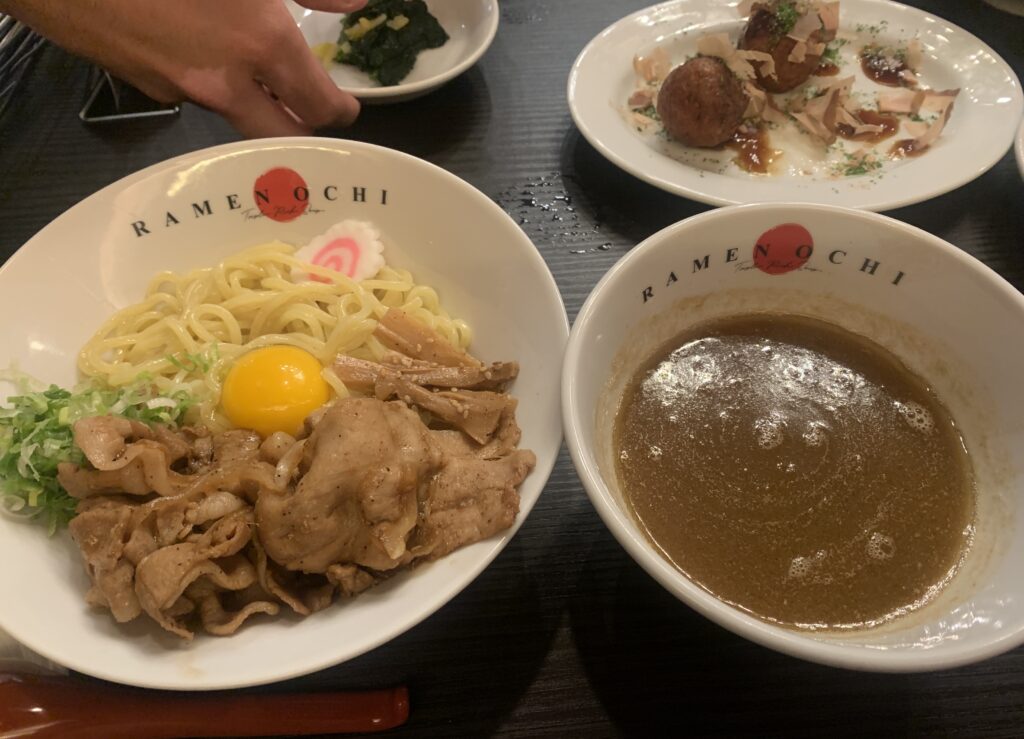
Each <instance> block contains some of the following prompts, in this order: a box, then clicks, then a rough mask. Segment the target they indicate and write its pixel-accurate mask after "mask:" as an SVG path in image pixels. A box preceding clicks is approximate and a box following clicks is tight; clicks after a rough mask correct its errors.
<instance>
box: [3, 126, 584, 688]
mask: <svg viewBox="0 0 1024 739" xmlns="http://www.w3.org/2000/svg"><path fill="white" fill-rule="evenodd" d="M257 192H260V193H265V194H267V195H268V200H264V199H262V198H259V197H258V196H257ZM261 206H262V207H261ZM267 214H270V215H267ZM172 216H173V217H172ZM346 218H355V219H361V220H368V221H372V222H373V223H374V224H375V225H376V226H377V227H378V228H379V230H380V232H381V236H382V240H383V242H384V255H385V257H386V259H387V260H388V262H389V263H390V264H392V265H394V266H397V267H405V268H407V269H409V270H411V271H412V273H413V276H414V278H415V279H416V280H417V281H418V282H419V283H420V284H424V285H430V286H433V287H434V288H435V289H436V290H437V292H438V294H439V296H440V298H441V303H442V305H443V306H444V307H445V308H446V309H448V310H449V311H450V312H451V314H452V315H453V316H458V317H462V318H465V319H466V320H467V321H468V322H469V324H470V326H471V327H472V329H473V331H474V339H473V343H472V345H471V346H470V349H471V351H473V352H474V353H475V354H476V355H477V356H479V357H481V358H483V359H485V360H488V361H493V360H499V359H515V360H518V361H519V363H520V367H521V372H520V375H519V377H518V379H517V380H516V381H515V383H514V384H513V386H512V393H513V395H515V396H516V397H517V398H518V399H519V409H518V412H517V418H518V421H519V423H520V425H521V427H522V431H523V435H522V444H521V446H523V447H525V448H529V449H532V450H533V451H534V452H536V454H537V466H536V468H535V469H534V470H533V472H532V473H531V474H530V476H529V477H527V478H526V480H525V482H524V483H523V484H522V485H521V486H520V493H521V498H522V501H521V507H520V512H519V516H518V518H517V520H516V523H515V525H514V526H513V527H512V529H510V530H508V531H506V532H503V533H502V534H501V535H499V536H495V537H492V538H490V539H487V540H485V541H482V542H479V543H477V544H474V545H472V546H469V547H466V548H464V549H461V550H458V551H456V552H454V553H453V554H451V555H450V556H448V557H445V558H443V559H441V560H438V561H437V562H433V563H430V564H427V565H425V566H420V567H417V568H416V569H415V571H411V572H405V573H403V574H401V575H398V576H396V577H394V578H392V579H390V580H389V581H388V582H386V583H383V584H382V585H381V586H379V587H376V588H373V589H371V590H370V591H368V592H366V593H364V594H362V595H360V596H359V597H357V598H354V599H351V600H348V601H345V602H340V603H335V604H334V605H333V606H332V607H331V608H328V609H326V610H324V611H321V612H320V613H317V614H314V615H313V616H310V617H308V618H306V619H298V618H291V617H276V618H272V619H271V618H259V619H253V620H252V621H250V622H248V623H246V624H245V625H244V627H243V628H242V629H241V630H240V631H239V632H238V633H236V634H235V635H234V636H231V637H227V638H220V637H211V636H205V635H197V637H196V639H195V640H194V641H193V642H191V643H188V644H185V643H181V641H180V640H178V639H176V638H174V637H170V636H169V635H167V634H164V633H162V632H161V630H160V629H159V627H157V626H156V625H155V624H153V623H145V622H146V621H148V619H144V618H140V619H139V620H138V621H137V622H133V623H131V624H127V625H119V624H117V623H115V622H114V620H113V618H111V616H110V614H109V613H108V612H106V611H99V610H94V609H91V608H89V607H88V606H87V605H86V603H85V593H86V591H87V589H88V587H89V581H88V578H87V577H86V574H85V571H84V568H83V565H82V558H81V556H80V555H79V553H78V551H77V548H76V547H75V546H74V544H73V543H72V542H71V539H70V537H69V536H68V535H67V533H66V532H62V533H61V534H59V535H58V536H56V537H55V538H53V539H50V538H48V537H47V535H46V531H45V530H44V528H43V527H41V526H36V525H31V524H25V523H21V522H15V521H12V520H10V519H8V518H4V517H2V516H0V562H3V567H0V628H3V629H5V630H6V631H8V632H9V633H10V634H11V636H13V637H14V638H16V639H18V640H19V641H21V642H22V643H23V644H25V645H26V646H28V647H29V648H31V649H33V650H35V651H36V652H39V653H40V654H42V655H44V656H46V657H48V658H50V659H51V660H53V661H55V662H58V663H60V664H62V665H64V666H66V667H69V668H71V669H74V670H77V671H79V672H84V673H87V674H90V675H95V676H97V677H100V678H104V679H107V680H113V681H117V682H121V683H130V684H134V685H141V686H146V687H154V688H172V689H179V690H199V689H213V688H232V687H239V686H244V685H253V684H257V683H266V682H271V681H274V680H282V679H285V678H289V677H293V676H296V675H301V674H304V673H308V672H312V671H314V670H317V669H321V668H324V667H328V666H330V665H334V664H338V663H339V662H343V661H345V660H347V659H350V658H352V657H354V656H356V655H358V654H361V653H363V652H366V651H367V650H369V649H372V648H373V647H375V646H378V645H379V644H382V643H384V642H385V641H387V640H389V639H391V638H393V637H395V636H397V635H398V634H400V633H402V632H403V631H405V630H407V629H409V628H410V627H412V626H413V625H415V624H416V623H418V622H420V621H421V620H423V619H424V618H426V617H427V616H429V615H430V614H431V613H433V612H434V611H436V610H437V609H438V608H440V607H441V606H442V605H443V604H444V603H446V602H447V601H449V600H450V599H451V598H453V597H454V596H455V595H456V594H457V593H458V592H459V591H460V590H462V589H463V588H464V587H465V586H466V585H468V584H469V583H470V582H471V581H472V580H473V578H475V577H476V576H477V575H478V574H479V573H480V572H481V571H482V570H483V569H484V567H486V566H487V564H488V563H490V561H491V560H492V559H494V557H495V556H497V554H498V552H500V551H501V550H502V549H503V548H504V547H505V545H506V544H507V543H508V541H509V540H510V539H511V537H512V536H513V535H514V534H515V532H516V530H517V529H518V527H519V525H521V524H522V522H523V520H524V519H525V518H526V516H527V515H529V513H530V509H531V508H532V507H533V505H534V504H535V503H536V501H537V498H538V496H539V495H540V492H541V490H542V489H543V487H544V484H545V482H546V480H547V478H548V475H549V473H550V471H551V468H552V466H553V465H554V462H555V458H556V456H557V454H558V449H559V446H560V444H561V438H562V433H561V420H560V417H559V412H558V405H559V403H558V392H559V390H558V387H557V385H556V383H554V382H553V381H552V378H554V377H556V376H557V374H558V371H559V368H560V366H561V359H562V353H563V351H564V347H565V342H566V340H567V337H568V332H569V329H568V321H567V320H566V317H565V310H564V308H563V306H562V302H561V298H560V296H559V293H558V288H557V286H556V285H555V282H554V279H553V278H552V277H551V273H550V272H549V271H548V269H547V267H546V266H545V264H544V260H543V259H542V258H541V256H540V254H539V253H538V252H537V250H536V248H535V247H534V246H533V244H532V243H530V240H529V239H528V238H527V237H526V235H525V234H524V233H523V232H522V231H521V230H520V229H519V228H518V227H517V226H516V225H515V223H513V221H512V220H511V219H510V218H509V217H508V216H507V215H505V213H504V212H502V210H501V209H500V208H499V207H498V206H497V205H495V204H494V203H493V202H492V201H491V200H490V199H489V198H488V197H487V196H485V195H484V194H483V193H481V192H479V191H478V190H476V189H474V188H473V187H471V186H470V185H468V184H466V183H465V182H463V181H462V180H460V179H458V178H457V177H455V176H454V175H451V174H449V173H447V172H445V171H444V170H442V169H440V168H438V167H435V166H434V165H432V164H428V163H426V162H423V161H421V160H419V159H415V158H413V157H410V156H408V155H405V154H401V153H399V152H395V151H391V150H388V149H382V148H380V147H376V146H371V145H369V144H360V143H355V142H350V141H339V140H334V139H317V138H294V139H287V138H285V139H268V140H264V141H247V142H240V143H235V144H229V145H226V146H219V147H215V148H212V149H206V150H204V151H199V152H195V153H193V154H187V155H185V156H182V157H178V158H176V159H172V160H170V161H167V162H164V163H162V164H158V165H156V166H153V167H150V168H149V169H145V170H143V171H141V172H138V173H137V174H134V175H131V176H130V177H127V178H125V179H123V180H121V181H119V182H116V183H114V184H113V185H110V186H109V187H107V188H104V189H103V190H101V191H100V192H98V193H96V194H95V195H93V196H91V197H89V198H87V199H85V200H84V201H82V202H81V203H79V204H78V205H76V206H75V207H73V208H71V209H70V210H68V211H67V212H66V213H64V214H63V215H61V216H60V217H59V218H57V219H56V220H55V221H53V222H52V223H51V224H50V225H48V226H47V227H46V228H44V229H43V230H42V231H40V232H39V233H38V234H37V235H36V236H34V237H33V238H32V239H31V240H30V241H29V242H28V243H26V244H25V245H24V246H23V247H22V248H21V249H20V250H19V251H18V252H17V254H15V255H14V257H12V258H11V259H10V261H8V262H7V264H6V265H4V267H3V268H2V269H0V311H3V314H4V315H6V316H8V320H6V321H4V322H3V324H2V325H0V346H3V347H4V350H5V353H6V356H4V357H3V359H2V360H0V365H6V364H7V363H8V362H14V363H16V364H17V366H18V367H19V368H20V369H22V370H24V371H26V372H28V373H29V374H31V375H33V376H35V377H37V378H39V379H41V380H44V381H47V382H53V383H57V384H59V385H63V386H66V387H67V386H71V385H73V384H74V383H75V382H76V379H77V377H76V371H75V359H76V355H77V353H78V350H79V348H80V347H81V346H82V344H83V343H84V342H85V341H86V340H87V339H88V338H89V337H90V335H91V334H92V333H93V331H95V330H96V329H97V328H98V327H99V325H100V323H101V322H102V321H103V320H104V319H105V318H106V317H107V316H109V315H110V314H111V313H112V312H113V311H115V310H116V309H118V308H121V307H123V306H125V305H128V304H131V303H135V302H137V301H139V300H140V299H141V298H142V296H143V294H144V292H145V290H146V287H147V285H148V283H149V281H150V278H152V277H153V276H154V275H156V274H157V273H158V272H160V271H162V270H176V271H181V270H187V269H191V268H195V267H204V266H213V265H215V264H216V263H217V262H219V261H221V260H222V259H223V258H224V257H226V256H228V255H230V254H233V253H235V252H237V251H239V250H241V249H243V248H245V247H248V246H253V245H256V244H260V243H264V242H267V241H271V240H275V239H280V240H282V241H287V242H290V243H294V244H298V245H302V244H305V243H307V242H308V241H309V240H310V239H311V238H312V237H314V236H316V235H318V234H320V233H322V232H324V231H325V230H326V229H327V228H328V227H329V226H331V225H332V224H334V223H336V222H337V221H340V220H342V219H346ZM175 221H177V222H175ZM3 389H4V390H8V388H3Z"/></svg>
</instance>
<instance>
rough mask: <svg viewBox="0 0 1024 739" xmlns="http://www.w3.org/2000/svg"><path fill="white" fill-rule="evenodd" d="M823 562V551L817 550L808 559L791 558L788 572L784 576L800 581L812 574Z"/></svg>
mask: <svg viewBox="0 0 1024 739" xmlns="http://www.w3.org/2000/svg"><path fill="white" fill-rule="evenodd" d="M824 561H825V550H824V549H819V550H818V551H817V552H815V553H814V554H812V555H810V556H809V557H793V560H792V561H791V562H790V563H789V572H788V573H786V576H787V577H789V578H792V579H794V580H800V579H802V578H805V577H807V576H808V575H810V574H812V573H813V572H814V570H815V569H817V567H818V565H820V564H821V563H822V562H824Z"/></svg>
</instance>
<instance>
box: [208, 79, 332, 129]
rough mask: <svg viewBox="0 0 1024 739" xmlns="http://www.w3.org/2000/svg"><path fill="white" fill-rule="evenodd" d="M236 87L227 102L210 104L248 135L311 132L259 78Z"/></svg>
mask: <svg viewBox="0 0 1024 739" xmlns="http://www.w3.org/2000/svg"><path fill="white" fill-rule="evenodd" d="M249 83H250V84H248V85H247V84H245V83H242V84H240V85H238V86H237V87H236V94H235V95H234V96H233V97H232V99H231V101H230V103H229V104H228V105H227V106H224V107H220V108H218V106H216V105H211V106H209V107H211V108H213V109H214V110H215V111H217V112H218V113H220V114H221V115H222V116H224V117H225V118H226V119H227V120H228V122H229V123H230V124H231V125H232V126H234V127H235V128H236V129H238V132H239V133H241V134H242V135H243V136H245V137H246V138H250V139H254V138H265V137H270V136H307V135H309V134H310V133H312V131H311V129H310V128H309V126H307V125H305V124H304V123H303V122H302V121H299V120H297V119H296V118H295V116H294V115H292V114H291V113H290V112H289V111H288V110H287V109H285V107H284V106H282V105H281V104H280V103H279V102H277V101H276V100H274V99H273V98H271V97H270V94H269V93H268V92H267V91H266V89H265V88H264V87H263V85H261V84H260V83H259V82H257V81H256V80H250V81H249Z"/></svg>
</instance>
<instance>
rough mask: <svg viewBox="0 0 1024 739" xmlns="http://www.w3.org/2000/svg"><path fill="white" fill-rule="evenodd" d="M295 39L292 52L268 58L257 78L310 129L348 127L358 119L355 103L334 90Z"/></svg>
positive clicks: (354, 100)
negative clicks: (310, 127) (335, 126)
mask: <svg viewBox="0 0 1024 739" xmlns="http://www.w3.org/2000/svg"><path fill="white" fill-rule="evenodd" d="M295 35H296V36H297V38H298V41H297V43H296V44H295V46H296V47H298V48H295V49H294V51H292V52H291V53H287V54H282V55H279V56H275V57H273V58H272V59H269V60H268V62H267V64H266V65H265V67H264V68H261V69H260V70H259V72H260V79H261V80H262V81H263V82H265V83H266V84H267V86H268V87H269V88H270V89H271V90H272V91H273V93H274V94H275V95H277V97H279V98H280V99H281V101H282V102H284V104H285V105H287V106H288V107H289V108H290V109H291V110H293V111H294V112H295V114H296V115H297V116H298V117H299V118H300V119H302V121H303V122H304V123H306V124H308V125H309V126H312V127H313V128H323V127H324V126H331V125H338V126H348V125H350V124H352V123H353V122H354V121H355V119H356V118H357V117H358V116H359V109H360V105H359V101H358V100H356V99H355V98H354V97H353V96H352V95H350V94H349V93H347V92H344V91H342V90H339V89H338V86H337V85H336V84H334V81H333V80H332V79H331V77H330V75H328V74H327V70H325V69H324V67H323V65H322V64H321V63H320V61H319V60H318V59H317V58H316V57H315V56H313V53H312V52H311V51H310V50H309V49H308V48H307V47H306V43H305V41H304V40H303V39H302V36H301V35H300V34H299V32H298V29H296V31H295Z"/></svg>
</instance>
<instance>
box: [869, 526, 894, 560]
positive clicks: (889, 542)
mask: <svg viewBox="0 0 1024 739" xmlns="http://www.w3.org/2000/svg"><path fill="white" fill-rule="evenodd" d="M895 554H896V542H895V541H894V540H893V538H892V537H891V536H886V535H885V534H883V533H881V532H878V531H875V532H874V533H872V534H871V536H870V537H869V538H868V556H869V557H871V559H877V560H886V559H892V558H893V556H894V555H895Z"/></svg>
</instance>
